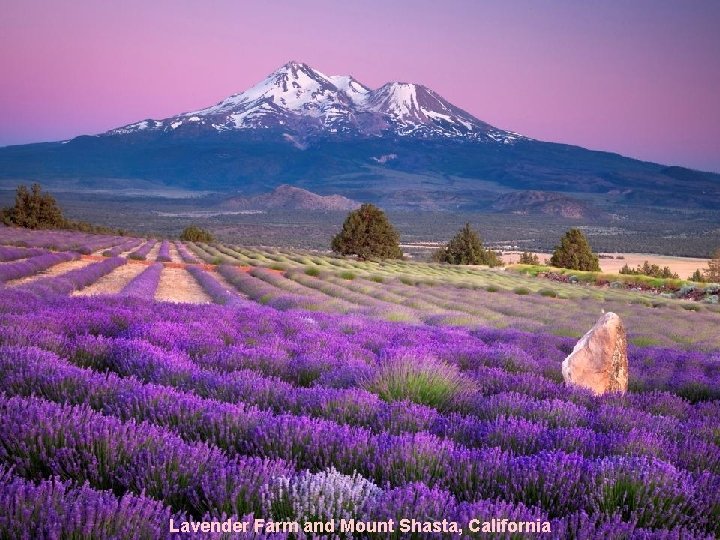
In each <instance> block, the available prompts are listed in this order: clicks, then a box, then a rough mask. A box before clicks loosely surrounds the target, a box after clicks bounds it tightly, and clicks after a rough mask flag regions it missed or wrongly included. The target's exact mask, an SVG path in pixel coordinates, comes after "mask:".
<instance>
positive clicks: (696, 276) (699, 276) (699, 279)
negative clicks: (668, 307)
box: [690, 268, 705, 283]
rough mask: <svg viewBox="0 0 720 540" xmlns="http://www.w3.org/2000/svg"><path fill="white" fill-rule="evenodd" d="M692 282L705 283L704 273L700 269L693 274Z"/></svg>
mask: <svg viewBox="0 0 720 540" xmlns="http://www.w3.org/2000/svg"><path fill="white" fill-rule="evenodd" d="M690 281H694V282H696V283H704V282H705V276H704V275H703V273H702V272H701V271H700V269H699V268H698V269H697V270H695V272H693V274H692V276H690Z"/></svg>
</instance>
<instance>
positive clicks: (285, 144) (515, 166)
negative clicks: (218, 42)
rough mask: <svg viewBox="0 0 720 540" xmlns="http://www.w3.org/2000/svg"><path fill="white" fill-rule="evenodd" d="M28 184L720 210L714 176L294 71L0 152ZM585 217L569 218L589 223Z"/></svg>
mask: <svg viewBox="0 0 720 540" xmlns="http://www.w3.org/2000/svg"><path fill="white" fill-rule="evenodd" d="M173 126H174V127H173ZM26 179H27V180H31V181H32V180H41V181H44V182H46V183H48V182H49V183H51V184H52V183H54V184H56V185H61V186H63V187H64V186H66V185H73V186H76V187H77V188H78V189H82V188H83V187H88V188H98V187H101V188H102V187H105V186H108V185H113V186H115V185H119V184H121V185H124V187H127V188H140V187H141V186H146V185H148V183H152V184H154V185H159V186H166V187H168V188H182V189H186V190H195V191H215V192H221V193H225V194H227V193H233V192H240V193H242V194H243V195H244V196H246V197H252V196H255V195H259V194H262V193H267V192H268V190H272V189H274V188H276V187H278V186H281V185H283V184H288V185H292V186H296V187H299V188H303V189H307V190H309V191H312V192H315V193H335V194H338V195H342V196H345V197H348V198H350V199H353V200H357V201H363V202H374V203H377V204H381V205H388V206H391V207H393V208H414V209H426V208H430V209H433V210H455V209H461V210H468V211H493V210H492V205H493V203H494V202H495V201H496V199H497V198H498V196H499V195H502V194H504V193H508V192H527V191H535V192H546V193H555V194H558V193H560V194H564V195H568V196H572V197H573V198H576V199H578V200H581V201H583V202H582V205H586V207H587V208H593V209H594V208H597V209H598V210H599V211H602V212H606V213H616V207H617V208H625V209H626V210H625V211H626V213H627V212H629V211H630V210H628V209H632V208H638V207H643V208H656V207H658V208H672V209H678V210H683V211H685V210H703V211H707V210H712V209H715V208H717V207H718V206H719V205H720V174H714V173H705V172H700V171H694V170H692V169H687V168H683V167H676V166H667V165H661V164H657V163H651V162H646V161H640V160H636V159H632V158H628V157H624V156H621V155H619V154H616V153H611V152H602V151H594V150H588V149H585V148H582V147H579V146H572V145H567V144H559V143H550V142H544V141H538V140H535V139H531V138H528V137H524V136H522V135H518V134H516V133H514V132H510V131H504V130H501V129H499V128H496V127H494V126H491V125H490V124H487V123H485V122H483V121H482V120H479V119H477V118H475V117H474V116H472V115H470V114H469V113H467V112H466V111H464V110H463V109H461V108H460V107H457V106H455V105H453V104H452V103H450V102H448V101H447V100H445V99H444V98H442V96H440V95H439V94H437V93H436V92H434V91H433V90H431V89H429V88H427V87H425V86H423V85H419V84H411V83H399V82H390V83H386V84H384V85H382V86H380V87H379V88H377V89H374V90H373V89H370V88H368V87H367V86H365V85H363V84H362V83H360V82H358V81H357V80H356V79H354V78H353V77H352V76H349V75H342V76H336V75H330V76H328V75H324V74H323V73H321V72H319V71H317V70H314V69H312V68H311V67H310V66H308V65H307V64H302V63H299V62H289V63H288V64H285V65H284V66H282V67H281V68H280V69H278V70H275V71H274V72H273V73H271V74H270V75H268V76H267V77H266V78H265V79H263V80H262V81H260V82H258V83H257V84H256V85H254V86H252V87H251V88H249V89H247V90H246V91H244V92H240V93H236V94H233V95H231V96H229V97H227V98H225V99H224V100H221V101H219V102H218V103H216V104H215V105H212V106H210V107H205V108H203V109H198V110H195V111H190V112H186V113H181V114H179V115H175V116H173V117H169V118H166V119H160V120H153V119H146V120H142V121H140V122H136V123H134V124H128V125H127V126H123V127H121V128H116V129H114V130H110V131H107V132H105V133H102V134H99V135H91V136H79V137H76V138H74V139H71V140H69V141H63V142H56V143H38V144H31V145H21V146H12V147H5V148H0V187H12V186H11V183H17V181H18V180H26ZM27 180H26V181H27ZM108 180H112V182H108ZM526 202H527V204H528V205H530V206H531V207H532V206H537V204H538V203H537V201H535V200H534V199H533V198H532V197H530V198H528V197H527V196H519V197H515V198H509V199H508V200H507V201H505V203H506V204H505V206H507V208H508V210H509V211H518V210H519V211H522V208H519V209H518V208H516V207H517V206H518V205H521V206H522V205H523V204H525V203H526ZM546 202H548V203H550V201H546ZM499 204H500V205H501V206H502V205H503V204H504V203H502V202H501V203H499ZM543 204H545V203H543ZM572 204H576V203H572ZM508 205H509V206H508ZM553 205H555V206H557V205H560V206H559V207H560V211H562V207H563V206H566V207H567V208H569V207H568V206H567V205H565V203H563V202H562V201H559V202H558V201H556V202H554V203H552V204H550V205H549V206H547V205H546V207H548V208H550V207H553ZM587 205H589V206H587ZM511 207H512V208H513V209H512V210H510V208H511ZM577 208H579V207H577ZM530 210H533V209H532V208H530ZM579 210H580V212H577V211H576V210H570V212H571V213H575V214H578V215H579V214H587V215H590V214H593V213H594V212H586V211H584V210H583V209H582V208H579ZM551 211H555V210H551Z"/></svg>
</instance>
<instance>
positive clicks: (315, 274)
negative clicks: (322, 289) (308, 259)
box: [305, 266, 320, 277]
mask: <svg viewBox="0 0 720 540" xmlns="http://www.w3.org/2000/svg"><path fill="white" fill-rule="evenodd" d="M305 274H306V275H308V276H311V277H318V276H319V275H320V269H319V268H315V267H314V266H309V267H308V268H306V269H305Z"/></svg>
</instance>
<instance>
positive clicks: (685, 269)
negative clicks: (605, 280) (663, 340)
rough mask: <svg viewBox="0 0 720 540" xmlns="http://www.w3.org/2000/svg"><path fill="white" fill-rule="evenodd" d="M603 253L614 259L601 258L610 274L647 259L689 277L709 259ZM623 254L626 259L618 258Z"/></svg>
mask: <svg viewBox="0 0 720 540" xmlns="http://www.w3.org/2000/svg"><path fill="white" fill-rule="evenodd" d="M535 255H537V256H538V257H539V258H540V263H543V262H544V261H545V259H549V258H550V257H551V255H552V254H551V253H535ZM603 255H612V256H613V257H615V258H614V259H600V269H601V270H602V271H603V272H606V273H608V274H617V273H618V272H620V269H621V268H622V267H623V266H624V265H625V264H627V265H628V266H630V267H631V268H636V267H637V266H638V265H642V264H643V263H644V262H645V261H648V262H649V263H650V264H657V265H658V266H659V267H660V268H662V267H664V266H668V267H670V270H671V271H673V272H676V273H677V274H678V275H679V276H680V278H682V279H687V278H689V277H690V275H691V274H692V273H693V272H695V270H697V269H698V268H699V269H700V270H703V269H705V268H707V265H708V261H707V259H696V258H692V257H671V256H669V255H652V254H648V253H603ZM618 256H621V257H624V259H618V258H617V257H618ZM518 259H520V252H512V253H505V254H503V256H502V260H503V261H504V262H505V263H516V262H518Z"/></svg>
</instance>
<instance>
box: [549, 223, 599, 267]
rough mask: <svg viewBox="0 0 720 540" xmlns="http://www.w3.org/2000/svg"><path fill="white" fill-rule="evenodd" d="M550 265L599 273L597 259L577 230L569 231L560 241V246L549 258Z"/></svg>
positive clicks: (583, 236) (582, 235)
mask: <svg viewBox="0 0 720 540" xmlns="http://www.w3.org/2000/svg"><path fill="white" fill-rule="evenodd" d="M550 264H551V265H552V266H555V267H558V268H570V269H572V270H585V271H590V272H599V271H600V264H599V263H598V257H597V255H595V254H594V253H593V252H592V249H591V248H590V243H589V242H588V241H587V238H585V235H584V234H583V233H582V231H580V230H579V229H570V230H569V231H568V232H566V233H565V235H564V236H563V237H562V239H561V240H560V245H559V246H557V247H556V248H555V252H554V253H553V255H552V257H551V258H550Z"/></svg>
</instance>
